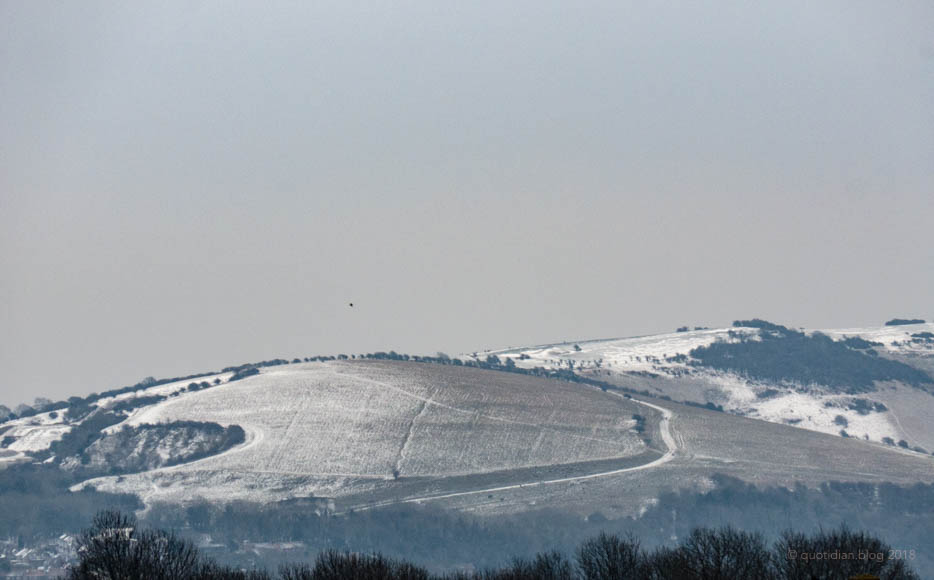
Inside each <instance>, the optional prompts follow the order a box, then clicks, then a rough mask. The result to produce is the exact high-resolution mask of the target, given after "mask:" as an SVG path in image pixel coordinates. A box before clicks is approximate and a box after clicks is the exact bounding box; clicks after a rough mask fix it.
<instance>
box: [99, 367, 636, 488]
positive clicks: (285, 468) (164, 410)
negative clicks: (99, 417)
mask: <svg viewBox="0 0 934 580" xmlns="http://www.w3.org/2000/svg"><path fill="white" fill-rule="evenodd" d="M489 372H491V371H463V370H459V369H457V368H456V367H444V366H440V365H416V364H409V365H406V366H400V365H394V364H391V363H377V362H364V363H340V362H330V363H307V364H293V365H288V366H287V367H276V368H274V369H264V370H263V372H262V373H261V374H259V375H257V376H253V377H249V378H246V379H243V380H240V381H237V382H234V383H227V384H223V385H220V386H218V387H214V388H211V389H206V390H203V391H198V392H196V393H189V394H186V395H184V396H181V397H174V398H171V399H168V400H165V401H162V402H160V403H157V404H155V405H152V406H149V407H146V408H145V409H143V410H142V411H141V412H139V413H136V414H135V415H134V416H132V417H131V418H130V419H128V420H127V421H126V422H125V423H124V424H129V425H139V424H143V423H160V422H168V421H181V420H197V421H211V422H216V423H219V424H222V425H229V424H236V425H239V426H241V427H242V428H243V429H244V430H245V431H246V434H247V441H246V443H245V444H244V445H242V446H239V447H236V448H234V449H232V450H230V451H228V452H226V453H223V454H221V455H217V456H213V457H208V458H206V459H203V460H200V461H196V462H194V463H190V464H186V465H182V466H177V467H170V468H164V469H159V470H155V471H150V472H146V473H142V474H136V475H126V476H123V477H122V478H120V479H119V481H118V479H117V478H114V477H105V478H98V479H94V480H91V481H90V482H89V483H91V484H93V485H94V486H95V487H97V488H98V489H101V490H108V489H113V490H117V489H120V490H125V491H135V492H137V493H140V494H141V495H142V496H144V497H146V498H149V499H154V498H165V497H171V498H179V497H185V496H186V494H191V493H193V490H196V491H197V493H199V494H201V495H204V496H207V495H211V496H216V498H217V499H221V500H228V501H229V500H232V499H236V498H240V499H248V498H255V497H257V496H259V497H262V498H263V499H269V498H275V497H279V496H283V497H286V496H295V495H314V496H318V497H321V496H336V495H341V494H347V493H352V492H355V491H361V490H365V489H368V488H371V487H372V486H373V485H379V484H380V483H381V482H387V481H390V482H391V481H392V480H394V479H395V478H408V477H446V476H461V475H471V474H478V473H489V472H495V471H502V470H510V469H516V468H529V467H536V466H548V465H555V464H566V463H573V462H580V461H593V460H602V459H618V458H626V457H634V456H637V455H639V454H641V453H643V452H645V451H646V446H645V443H644V442H643V441H642V438H641V436H640V435H639V434H637V433H635V432H634V431H633V427H634V426H635V421H633V420H632V415H633V413H634V412H636V411H635V409H634V405H633V404H632V403H629V402H627V401H625V400H624V399H622V398H619V397H614V398H608V397H607V396H606V395H604V394H602V393H600V392H599V391H597V390H595V389H586V388H580V387H579V386H577V385H569V384H567V383H560V382H556V381H555V382H551V381H537V382H534V381H532V380H530V379H527V378H526V377H523V376H521V375H510V374H506V373H497V380H496V381H491V382H489V383H486V382H484V383H477V382H476V381H477V380H479V379H482V378H485V377H488V375H487V374H486V373H489ZM530 383H532V384H534V388H533V387H530V386H529V384H530Z"/></svg>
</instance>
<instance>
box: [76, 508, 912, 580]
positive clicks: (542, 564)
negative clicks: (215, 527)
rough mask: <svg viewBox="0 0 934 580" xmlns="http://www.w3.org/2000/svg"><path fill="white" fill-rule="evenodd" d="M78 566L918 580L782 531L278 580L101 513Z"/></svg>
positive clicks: (902, 569)
mask: <svg viewBox="0 0 934 580" xmlns="http://www.w3.org/2000/svg"><path fill="white" fill-rule="evenodd" d="M78 557H79V561H78V563H77V564H76V565H75V566H74V567H73V568H72V569H71V570H70V571H69V574H68V576H67V579H68V580H89V579H92V578H93V579H98V580H100V579H109V580H144V579H145V580H170V579H171V580H213V579H220V578H223V579H231V580H272V578H274V577H276V576H277V577H279V578H281V579H282V580H339V579H345V578H353V579H355V580H430V579H433V578H446V579H449V580H616V579H643V578H644V579H649V580H682V579H683V580H694V579H696V580H733V579H738V578H744V579H785V580H811V579H815V578H817V579H826V580H831V579H837V578H839V579H847V578H851V577H853V576H859V575H866V574H868V575H871V576H876V577H879V578H883V579H886V580H909V579H915V578H918V576H917V575H916V574H915V573H914V572H913V571H912V569H911V567H910V564H909V562H910V560H911V554H910V553H899V552H898V551H897V550H892V549H891V548H890V547H889V546H887V545H886V544H885V543H884V542H883V541H881V540H880V539H878V538H875V537H873V536H871V535H869V534H867V533H864V532H855V531H852V530H849V529H847V528H845V527H842V528H838V529H834V530H829V531H826V530H822V531H820V532H818V533H816V534H813V535H810V536H809V535H805V534H800V533H795V532H791V531H789V532H785V533H784V534H782V535H781V537H780V538H779V539H778V540H777V541H776V542H774V543H773V544H772V545H771V546H769V545H768V544H767V543H766V541H765V540H764V538H763V537H762V536H761V535H760V534H754V533H748V532H743V531H740V530H737V529H735V528H731V527H726V528H719V529H710V528H697V529H695V530H694V531H692V532H691V534H690V535H689V536H688V537H687V538H685V539H684V540H683V541H682V542H681V543H680V544H679V545H678V546H677V547H662V548H658V549H655V550H652V551H648V550H645V549H643V548H642V546H641V545H640V543H639V541H638V539H636V538H634V537H632V536H628V537H624V538H620V537H619V536H615V535H608V534H600V535H599V536H597V537H595V538H591V539H590V540H587V541H586V542H584V543H583V544H581V545H580V546H579V547H578V549H577V551H576V553H575V555H574V558H573V559H571V558H567V557H566V556H564V555H563V554H561V553H560V552H546V553H541V554H538V555H537V556H535V557H534V558H531V559H515V560H514V561H513V562H512V563H511V564H509V565H507V566H505V567H502V568H499V569H494V570H486V571H481V572H470V573H464V572H459V573H453V574H448V575H442V576H436V575H432V574H430V573H429V572H428V571H427V570H426V569H425V568H422V567H420V566H417V565H415V564H411V563H408V562H405V561H400V560H396V559H392V558H387V557H384V556H382V555H380V554H352V553H345V552H337V551H325V552H323V553H321V554H319V555H318V557H317V558H316V560H315V562H314V563H313V564H292V565H287V566H283V567H281V568H280V569H279V570H278V574H277V575H275V576H274V575H272V574H270V573H267V572H264V571H244V570H238V569H234V568H230V567H225V566H221V565H218V564H216V563H215V562H213V561H211V560H209V559H207V558H204V557H203V556H202V555H201V554H200V553H199V552H198V550H197V548H195V546H194V545H193V544H192V543H191V542H190V541H189V540H186V539H183V538H181V537H179V536H177V535H175V534H173V533H170V532H165V531H162V530H156V529H140V528H139V526H138V524H137V521H136V519H135V518H134V517H133V516H129V515H125V514H123V513H120V512H118V511H105V512H100V513H99V514H98V515H97V516H96V517H95V518H94V521H93V525H92V526H91V527H90V528H89V529H87V530H85V531H84V532H82V534H81V535H80V537H79V538H78Z"/></svg>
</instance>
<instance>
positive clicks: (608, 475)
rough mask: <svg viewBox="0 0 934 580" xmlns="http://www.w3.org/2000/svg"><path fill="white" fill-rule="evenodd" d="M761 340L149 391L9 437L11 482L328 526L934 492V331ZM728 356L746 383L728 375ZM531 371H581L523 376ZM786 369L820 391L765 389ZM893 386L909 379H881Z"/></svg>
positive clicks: (149, 387)
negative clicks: (762, 490) (839, 491)
mask: <svg viewBox="0 0 934 580" xmlns="http://www.w3.org/2000/svg"><path fill="white" fill-rule="evenodd" d="M750 322H756V321H750ZM759 322H761V321H759ZM763 324H764V325H759V326H755V325H749V326H742V325H740V326H734V327H731V328H722V329H697V330H686V331H684V332H675V333H670V334H663V335H658V336H651V337H636V338H627V339H612V340H592V341H582V342H578V343H576V344H575V343H563V344H552V345H543V346H536V347H528V348H519V349H509V350H502V351H495V352H489V353H484V354H483V355H478V356H477V357H476V360H477V361H478V362H477V363H476V364H474V365H472V366H471V365H468V364H466V363H465V362H464V361H462V360H457V359H455V360H451V359H449V358H447V357H439V358H436V359H432V360H431V361H425V360H424V359H422V362H414V361H412V360H406V359H408V357H403V356H399V355H395V353H390V354H388V355H387V354H386V353H382V355H380V356H375V355H374V356H373V357H371V358H366V359H364V360H361V359H359V358H358V359H357V360H346V357H344V359H343V360H335V359H334V358H333V357H316V360H312V359H306V360H305V361H299V360H297V359H295V360H293V361H291V363H290V362H289V361H285V360H276V361H267V362H270V363H271V364H265V363H263V364H259V365H256V366H249V365H246V366H244V367H236V368H234V370H230V369H227V372H224V373H218V374H212V375H203V376H198V377H196V378H194V380H178V381H171V382H170V381H166V382H164V383H163V384H158V385H157V384H151V383H149V382H144V383H140V384H139V385H136V386H134V387H132V388H131V387H127V388H123V389H119V390H118V391H119V392H118V391H113V392H111V393H110V394H108V395H107V396H103V397H96V398H95V397H92V398H88V399H84V400H77V401H75V402H72V403H70V404H69V406H68V407H67V408H62V409H58V410H57V411H47V412H44V413H39V414H36V415H34V416H31V417H23V418H19V419H14V420H12V421H6V422H4V423H0V442H2V445H0V468H2V466H3V465H10V464H12V463H15V462H23V461H33V462H36V461H41V462H46V463H50V464H53V465H58V466H60V467H61V468H62V469H64V470H66V471H68V472H69V473H70V474H71V476H72V477H75V478H80V479H79V481H80V483H78V484H76V485H74V486H73V487H72V489H73V490H79V489H83V488H86V487H88V486H93V487H94V488H97V489H98V490H100V491H111V492H130V493H134V494H137V495H138V496H140V497H141V498H142V499H143V500H144V501H145V503H146V504H147V505H150V506H151V505H153V504H154V503H156V502H161V501H168V502H183V503H184V502H187V501H191V500H195V499H197V498H205V499H208V500H211V501H217V502H225V501H235V500H247V501H258V502H269V501H277V500H284V499H291V498H312V500H313V501H319V502H320V504H321V505H322V509H328V510H331V511H332V512H334V513H343V512H346V511H348V510H366V509H372V508H375V507H381V506H388V505H395V504H399V503H423V502H437V503H441V504H445V505H448V506H449V507H453V508H456V509H462V510H469V511H473V512H476V513H491V514H492V513H497V514H499V513H507V512H510V511H523V510H530V509H538V506H545V505H560V506H562V508H563V509H567V510H571V511H575V512H577V513H579V514H582V515H587V514H591V513H593V512H594V511H600V512H601V513H605V514H611V513H612V514H614V515H615V516H621V515H633V514H637V513H639V511H640V510H642V509H644V508H645V506H646V505H648V504H647V502H652V501H654V499H655V498H656V497H657V496H658V494H659V493H660V492H661V491H662V490H665V489H668V490H671V489H695V490H703V489H708V488H709V486H710V485H711V482H712V480H711V476H712V475H713V474H714V473H725V474H729V475H732V476H734V477H738V478H741V479H744V480H747V481H752V482H756V483H761V484H768V485H793V484H795V483H807V484H815V485H816V484H819V483H822V482H826V481H834V480H837V481H875V482H880V481H892V482H899V483H913V482H919V481H923V482H931V481H934V457H932V456H931V455H930V453H929V452H927V451H926V450H927V449H934V433H932V432H934V429H932V428H931V427H930V425H929V421H928V418H929V417H930V416H932V414H934V396H932V395H931V391H932V390H934V384H929V383H927V382H925V381H926V380H928V375H926V374H924V372H930V371H931V370H932V366H934V365H932V360H934V357H932V354H934V340H930V339H929V338H928V335H927V334H926V333H928V332H931V331H932V330H934V325H931V324H924V325H913V326H905V327H898V328H890V327H884V328H879V329H848V330H839V331H823V332H822V333H817V332H816V331H807V333H805V332H802V331H796V330H791V329H784V327H780V326H776V325H771V326H768V325H767V324H768V323H763ZM853 337H859V338H860V340H853ZM783 341H787V345H789V349H792V350H789V351H783V350H782V348H783V347H784V345H786V342H783ZM843 341H847V342H843ZM734 347H736V348H738V349H740V350H737V351H736V353H738V355H741V356H740V358H742V357H746V359H743V360H745V362H744V364H746V365H747V366H746V367H737V368H749V369H751V370H750V371H749V372H734V371H730V370H724V368H727V369H729V368H732V367H730V366H729V364H731V363H730V361H732V360H733V359H731V358H730V357H732V356H733V354H734V352H733V351H732V350H731V349H733V348H734ZM759 347H762V348H759ZM698 349H700V350H698ZM704 349H706V350H704ZM743 349H745V350H743ZM763 349H765V350H763ZM794 349H797V350H794ZM802 349H803V350H802ZM808 349H817V350H814V351H812V350H808ZM776 352H777V353H778V355H779V356H778V358H779V363H780V364H773V363H775V361H773V360H771V358H775V357H776ZM704 353H707V354H706V355H705V354H704ZM711 353H713V354H716V356H712V355H711ZM724 353H725V354H724ZM750 353H751V354H750ZM757 353H758V354H757ZM761 353H765V354H761ZM815 353H816V354H817V355H819V356H816V358H815ZM791 354H795V356H793V357H791V358H788V359H787V360H785V359H784V358H782V357H783V356H785V355H791ZM799 354H800V355H801V357H803V358H804V359H807V360H803V361H802V360H798V358H799V357H798V355H799ZM383 355H385V356H383ZM760 355H761V356H760ZM749 356H752V359H749ZM717 357H719V358H717ZM724 357H725V358H724ZM756 357H758V358H756ZM769 357H771V358H769ZM373 358H376V359H386V358H391V359H393V360H373ZM740 358H737V359H736V360H740ZM747 359H749V360H747ZM488 360H489V362H487V361H488ZM724 360H726V361H727V363H726V366H725V367H724V365H722V364H721V366H720V367H718V366H716V365H718V364H720V363H723V361H724ZM480 361H482V362H480ZM841 361H843V362H841ZM854 361H855V362H854ZM824 362H826V363H827V365H826V366H829V367H834V365H836V367H835V368H832V369H829V370H830V371H833V372H824V371H827V370H828V369H824V368H823V366H824V365H823V363H824ZM844 363H845V364H844ZM841 365H842V366H841ZM847 365H849V366H847ZM484 366H486V367H490V368H489V369H485V368H477V367H484ZM538 367H540V368H542V369H561V370H564V371H567V370H573V372H574V374H573V375H572V374H569V373H567V372H564V373H549V372H539V371H535V372H534V373H532V374H530V373H527V372H516V371H517V369H536V368H538ZM785 367H787V369H786V368H785ZM815 367H817V368H816V369H815ZM919 369H920V370H919ZM785 370H787V374H788V376H789V377H794V376H799V375H800V376H814V377H818V378H821V377H824V378H826V382H827V384H821V383H819V382H813V381H812V382H801V381H795V380H791V379H789V380H785V379H781V380H772V379H769V380H765V379H763V378H762V377H763V376H773V375H774V373H778V375H777V376H779V377H782V376H784V375H783V374H782V373H784V372H785ZM815 370H816V371H820V372H816V373H813V374H809V373H812V371H815ZM504 371H512V372H504ZM769 373H772V374H769ZM795 373H798V375H795ZM847 373H850V374H847ZM919 373H920V374H919ZM536 374H538V375H552V378H544V377H542V376H536ZM555 375H557V378H558V379H562V378H563V379H571V380H570V381H568V380H555V378H554V377H555ZM888 376H894V377H899V379H898V380H882V381H875V380H873V377H876V378H878V377H888ZM848 377H851V378H852V383H851V382H850V381H849V379H848ZM919 377H920V378H919ZM822 380H823V379H822ZM640 393H643V394H640ZM646 395H648V396H646ZM679 401H686V402H687V403H689V404H682V403H679ZM704 405H706V406H708V407H710V408H709V409H705V408H703V406H704ZM717 408H722V409H723V410H725V411H727V412H718V411H716V410H711V409H717ZM740 415H742V416H740ZM763 419H764V420H763ZM802 427H803V428H802ZM241 429H242V431H241ZM841 431H842V432H845V433H846V435H847V436H846V437H841V436H840V433H841ZM233 435H236V437H234V436H233ZM131 448H132V449H131ZM922 448H924V449H922ZM124 452H126V453H127V457H126V460H122V459H120V457H121V454H123V453H124ZM101 474H104V475H101ZM88 477H91V478H92V479H86V478H88ZM621 490H625V493H621Z"/></svg>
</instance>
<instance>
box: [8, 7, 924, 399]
mask: <svg viewBox="0 0 934 580" xmlns="http://www.w3.org/2000/svg"><path fill="white" fill-rule="evenodd" d="M766 4H768V5H769V6H766ZM649 6H651V7H649ZM932 103H934V3H931V2H929V1H927V0H923V1H917V2H854V1H851V0H847V1H840V2H794V1H783V2H769V3H766V2H717V3H703V2H697V3H695V2H684V3H659V2H651V3H648V2H633V3H630V4H625V3H620V2H601V3H579V2H561V3H552V2H541V1H535V2H512V3H503V2H500V1H497V2H460V3H457V5H456V6H455V5H453V3H438V2H366V3H358V2H349V1H341V2H332V3H316V2H294V3H268V2H263V3H259V2H257V3H252V4H235V3H226V2H217V3H200V2H184V3H168V2H158V3H152V5H150V6H143V5H142V4H141V3H137V2H113V3H92V2H80V3H79V2H19V1H15V2H13V1H8V0H0V268H2V270H0V299H2V300H0V403H6V404H7V405H13V404H15V403H18V402H22V401H27V400H32V399H33V398H34V397H35V396H46V397H50V398H56V399H57V398H62V397H66V396H69V395H73V394H81V395H83V394H87V393H89V392H91V391H100V390H104V389H108V388H113V387H118V386H122V385H126V384H131V383H133V382H135V381H136V380H138V379H140V378H141V377H143V376H146V375H155V376H160V377H164V376H175V375H179V374H185V373H190V372H194V371H202V370H211V369H216V368H220V367H223V366H226V365H229V364H235V363H241V362H248V361H254V360H260V359H266V358H272V357H278V356H281V357H290V358H291V357H294V356H308V355H314V354H329V353H330V354H334V353H339V352H347V353H358V352H368V351H373V350H389V349H395V350H397V351H400V352H429V353H433V352H435V351H438V350H442V351H446V352H450V353H455V352H464V351H472V350H478V349H483V348H493V347H505V346H510V345H521V344H528V343H540V342H547V341H555V340H564V339H580V338H588V337H606V336H622V335H633V334H645V333H653V332H660V331H668V330H671V329H673V328H675V327H676V326H679V325H681V324H691V325H694V324H704V325H715V324H728V323H729V322H730V321H731V320H733V319H735V318H738V317H749V316H761V317H766V318H770V319H774V320H776V321H779V322H782V323H786V324H793V325H801V326H810V327H820V326H825V327H834V326H851V325H870V324H878V323H881V322H882V321H883V320H886V319H887V318H890V317H893V316H921V317H925V318H930V317H932V316H934V304H932V300H931V297H932V295H934V228H932V218H934V106H932ZM350 301H353V302H354V303H355V304H356V307H355V308H354V309H352V310H351V309H350V308H348V306H347V303H348V302H350Z"/></svg>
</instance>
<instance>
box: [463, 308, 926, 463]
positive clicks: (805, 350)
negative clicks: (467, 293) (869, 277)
mask: <svg viewBox="0 0 934 580" xmlns="http://www.w3.org/2000/svg"><path fill="white" fill-rule="evenodd" d="M490 355H494V356H497V357H498V358H500V359H502V360H503V361H506V362H507V363H508V364H515V365H516V366H518V367H520V368H524V369H534V368H536V367H542V368H545V369H571V370H573V371H574V372H576V373H578V374H580V375H583V376H591V377H596V378H599V379H601V380H605V381H609V382H611V383H615V384H619V385H621V386H626V387H629V388H635V389H637V390H645V391H647V392H650V393H652V394H653V395H656V396H667V397H670V398H672V399H674V400H679V401H688V402H692V403H699V404H706V405H709V406H711V407H717V408H722V409H723V410H725V411H728V412H730V413H733V414H737V415H743V416H746V417H752V418H757V419H763V420H765V421H769V422H775V423H783V424H787V425H794V426H796V427H800V428H804V429H809V430H814V431H820V432H822V433H828V434H834V435H843V436H850V437H857V438H862V439H865V440H868V441H873V442H879V443H888V444H891V445H899V444H900V445H902V446H907V447H910V448H918V449H923V450H925V451H931V450H934V427H931V426H930V425H929V424H928V423H927V422H926V421H924V419H923V417H925V416H931V415H932V414H934V396H932V393H934V379H932V378H931V377H932V371H934V324H932V323H912V324H899V325H887V326H880V327H878V328H850V329H841V330H804V329H789V328H786V327H784V326H781V325H775V324H772V323H766V322H765V321H737V323H736V324H735V325H734V326H732V327H728V328H718V329H706V328H705V329H695V330H688V329H686V328H685V329H682V330H681V331H680V332H674V333H670V334H662V335H655V336H645V337H635V338H621V339H607V340H591V341H580V342H576V343H572V342H568V343H557V344H548V345H540V346H535V347H525V348H511V349H505V350H498V351H490V352H485V353H482V354H481V355H478V356H479V357H480V358H481V359H482V358H483V357H486V356H490Z"/></svg>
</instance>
